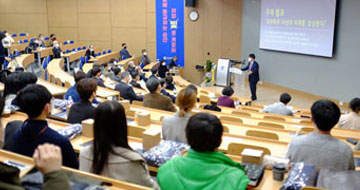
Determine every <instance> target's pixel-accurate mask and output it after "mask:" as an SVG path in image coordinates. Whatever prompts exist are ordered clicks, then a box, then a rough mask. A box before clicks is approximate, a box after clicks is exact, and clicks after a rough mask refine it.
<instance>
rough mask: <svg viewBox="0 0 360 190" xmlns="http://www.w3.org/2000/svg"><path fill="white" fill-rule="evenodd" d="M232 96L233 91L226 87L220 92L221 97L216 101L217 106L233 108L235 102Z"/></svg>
mask: <svg viewBox="0 0 360 190" xmlns="http://www.w3.org/2000/svg"><path fill="white" fill-rule="evenodd" d="M233 94H234V89H233V88H231V86H227V87H225V88H224V89H223V90H222V96H221V97H219V99H218V101H217V105H218V106H224V107H230V108H235V102H234V100H233V99H232V98H231V96H232V95H233Z"/></svg>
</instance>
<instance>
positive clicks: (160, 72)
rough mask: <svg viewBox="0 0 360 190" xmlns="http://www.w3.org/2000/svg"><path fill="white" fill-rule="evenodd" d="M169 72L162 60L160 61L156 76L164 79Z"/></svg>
mask: <svg viewBox="0 0 360 190" xmlns="http://www.w3.org/2000/svg"><path fill="white" fill-rule="evenodd" d="M168 71H169V69H168V68H167V67H166V63H165V61H164V60H162V61H161V62H160V66H159V68H158V75H159V77H160V78H162V79H163V78H165V77H166V73H167V72H168Z"/></svg>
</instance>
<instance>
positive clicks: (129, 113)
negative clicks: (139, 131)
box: [126, 110, 136, 117]
mask: <svg viewBox="0 0 360 190" xmlns="http://www.w3.org/2000/svg"><path fill="white" fill-rule="evenodd" d="M135 113H136V112H135V111H133V110H127V111H126V116H129V117H135Z"/></svg>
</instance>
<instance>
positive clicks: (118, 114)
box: [80, 101, 157, 188]
mask: <svg viewBox="0 0 360 190" xmlns="http://www.w3.org/2000/svg"><path fill="white" fill-rule="evenodd" d="M94 120H95V122H94V142H93V143H92V144H91V145H90V146H87V147H85V148H84V149H83V150H81V152H80V170H82V171H86V172H92V173H94V174H98V175H102V176H106V177H110V178H114V179H116V180H121V181H126V182H130V183H135V184H138V185H143V186H146V187H151V188H157V185H156V183H155V182H154V181H153V180H152V179H151V177H150V175H149V171H148V169H147V167H146V164H145V161H144V159H143V158H142V157H141V156H140V154H139V153H137V152H136V151H134V150H132V149H131V147H130V146H129V143H128V136H127V134H128V130H127V129H128V126H127V122H126V115H125V109H124V107H123V106H122V105H121V104H120V103H118V102H117V101H107V102H105V103H102V104H100V105H99V106H98V107H97V108H96V109H95V119H94Z"/></svg>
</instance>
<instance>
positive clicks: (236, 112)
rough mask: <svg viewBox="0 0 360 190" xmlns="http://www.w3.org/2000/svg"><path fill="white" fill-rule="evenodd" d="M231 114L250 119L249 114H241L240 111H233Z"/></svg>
mask: <svg viewBox="0 0 360 190" xmlns="http://www.w3.org/2000/svg"><path fill="white" fill-rule="evenodd" d="M232 114H234V115H238V116H244V117H251V114H250V113H246V112H242V111H233V112H232Z"/></svg>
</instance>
